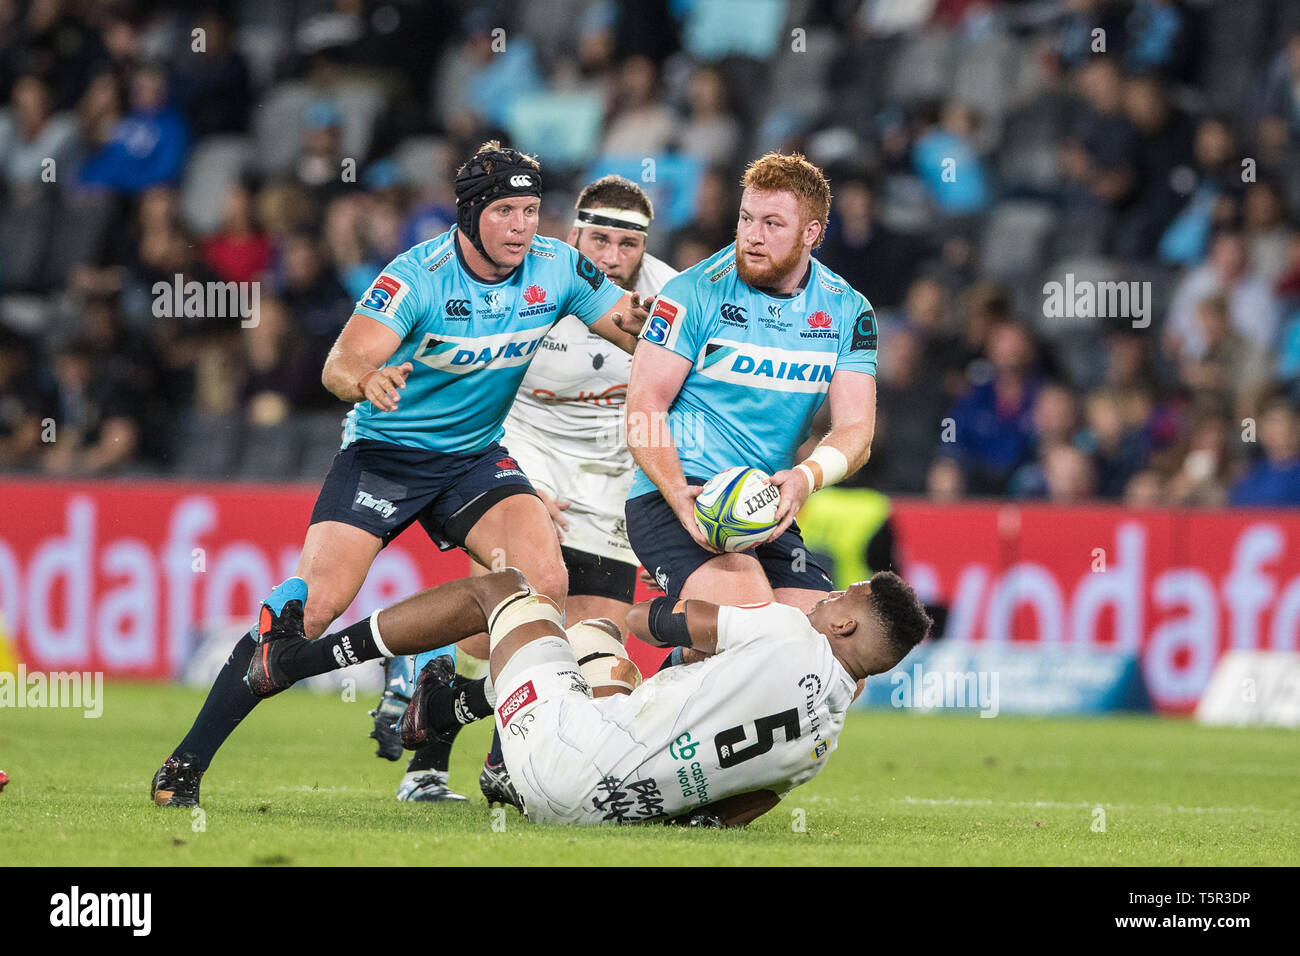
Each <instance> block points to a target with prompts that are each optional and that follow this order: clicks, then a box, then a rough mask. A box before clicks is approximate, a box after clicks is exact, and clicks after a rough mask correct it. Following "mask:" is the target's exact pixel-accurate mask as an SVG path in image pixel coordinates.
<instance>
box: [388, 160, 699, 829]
mask: <svg viewBox="0 0 1300 956" xmlns="http://www.w3.org/2000/svg"><path fill="white" fill-rule="evenodd" d="M653 219H654V207H653V205H652V204H651V202H650V199H649V197H648V196H646V194H645V192H644V191H643V190H642V189H641V188H640V187H639V186H637V185H636V183H634V182H632V181H631V180H629V179H625V178H624V177H622V176H604V177H601V178H600V179H597V180H595V181H594V182H592V183H590V184H588V185H587V186H586V187H585V188H584V189H583V190H582V192H581V193H579V195H578V199H577V202H576V204H575V208H574V220H573V226H572V228H571V229H570V231H569V235H568V242H569V245H571V246H573V247H574V248H576V249H577V250H578V251H579V252H580V253H582V254H583V255H585V256H586V257H587V258H588V259H590V260H591V261H592V262H594V263H595V264H596V267H597V268H598V269H600V271H601V272H603V273H604V274H605V276H606V278H607V279H609V280H610V281H611V282H612V283H614V284H615V285H617V286H618V287H620V288H622V289H623V290H625V291H627V292H636V293H638V294H639V295H640V296H641V298H642V299H643V300H645V301H647V302H648V301H649V300H650V299H652V298H653V297H654V296H655V295H656V294H657V293H658V292H659V290H660V289H662V288H663V285H664V283H665V282H667V281H668V280H669V279H671V278H672V277H673V276H675V275H677V271H676V270H675V269H673V268H671V267H670V266H668V265H667V264H665V263H664V262H661V261H660V260H659V259H656V258H655V257H654V256H652V255H650V254H648V253H647V252H646V251H645V249H646V239H647V236H648V233H649V229H650V224H651V222H652V221H653ZM631 367H632V357H631V356H630V355H629V354H628V353H627V352H625V351H623V350H622V349H619V348H616V347H614V346H612V345H611V344H610V343H608V342H606V341H605V340H604V339H602V338H601V337H600V336H598V335H593V334H592V333H591V332H590V331H589V330H588V328H587V326H586V325H584V324H583V323H582V321H581V320H579V319H578V318H577V317H576V316H566V317H564V318H562V319H561V320H560V321H559V322H557V323H556V324H555V326H554V327H553V328H552V329H551V331H550V332H549V333H547V336H546V338H545V339H544V340H543V341H542V343H541V347H540V348H539V349H538V351H537V354H536V356H535V357H534V359H533V361H532V364H531V365H529V367H528V372H527V374H526V375H525V376H524V380H523V382H522V383H521V384H520V387H519V391H518V393H517V395H516V396H515V403H514V405H513V406H512V407H511V409H510V412H509V414H508V415H507V416H506V421H505V437H504V438H503V439H502V443H503V444H504V445H505V446H506V447H507V448H509V449H510V454H511V455H512V456H513V457H514V459H515V460H516V461H517V462H518V463H519V467H520V468H521V469H522V470H523V472H524V474H526V475H527V476H528V479H529V481H530V482H532V485H533V487H534V489H535V490H536V491H537V495H538V497H540V498H541V499H542V501H543V502H544V503H545V504H546V506H547V508H548V509H549V511H550V513H551V516H552V518H553V519H554V521H555V524H556V527H557V533H558V535H559V538H560V552H561V554H562V555H563V558H564V565H565V568H566V570H567V571H568V573H569V596H568V599H567V601H566V602H565V615H566V619H567V620H571V621H574V620H576V621H580V620H585V619H588V618H608V619H609V620H611V621H613V622H614V623H615V624H616V625H617V626H618V627H619V629H620V630H622V631H624V633H625V625H624V621H625V619H626V617H627V612H628V610H629V609H630V608H631V607H632V601H633V595H634V592H635V590H636V575H637V565H638V562H637V559H636V555H635V554H633V552H632V547H631V545H629V544H628V540H627V527H626V521H625V519H624V516H623V502H624V500H625V499H626V498H627V491H628V486H629V485H630V483H631V481H632V470H633V468H634V463H633V461H632V456H631V454H630V453H629V452H628V450H627V442H626V438H625V435H624V428H623V403H624V399H625V397H626V394H627V382H628V375H629V373H630V371H631ZM488 571H489V568H487V567H485V566H484V565H481V564H479V563H477V562H475V563H474V564H473V566H472V572H473V573H475V574H486V573H488ZM432 656H433V652H431V653H430V654H429V655H421V656H420V657H419V658H418V659H417V660H416V662H415V664H414V666H413V667H412V668H411V673H412V674H418V673H420V671H421V670H422V669H423V668H424V666H426V664H428V662H429V658H430V657H432ZM487 656H488V641H487V635H486V634H483V635H480V636H478V637H477V638H471V639H470V640H468V641H462V642H461V644H460V646H459V647H458V649H457V661H456V670H457V671H459V672H460V674H461V675H462V676H459V677H457V678H455V679H454V680H449V684H450V686H452V687H454V689H455V694H454V696H452V695H447V696H445V697H443V698H440V699H439V700H438V701H435V702H431V703H430V706H429V712H428V713H427V714H426V721H427V724H428V729H425V728H424V727H420V728H418V729H417V730H416V731H415V732H414V733H410V734H408V735H407V736H406V737H405V738H404V739H403V741H402V742H403V743H404V744H405V745H406V746H407V747H409V748H411V749H415V750H416V751H417V753H418V752H419V751H420V748H424V747H427V746H428V745H429V740H430V739H431V738H432V739H434V740H437V741H440V742H442V743H443V744H444V745H449V744H450V743H451V741H452V740H454V738H455V735H456V733H457V731H458V730H459V728H460V727H461V726H463V725H464V724H467V723H470V722H472V721H475V720H480V719H482V718H485V717H490V716H491V715H492V708H491V706H490V705H489V704H488V702H487V698H486V696H485V694H484V691H483V684H482V679H481V678H479V679H475V677H476V675H477V673H479V672H481V670H482V669H483V668H482V666H480V667H478V668H476V667H474V665H473V662H474V660H475V659H478V660H479V662H480V664H481V665H485V664H486V658H487ZM436 666H439V667H441V668H442V670H443V676H444V677H447V675H449V674H450V672H451V670H452V665H451V663H450V662H449V661H442V662H440V663H439V664H438V665H436ZM381 710H385V708H382V707H381ZM386 712H387V714H388V715H389V716H388V719H389V720H396V721H400V718H401V709H400V708H397V707H391V706H390V707H388V708H386ZM479 785H480V788H481V789H482V791H483V794H484V796H485V797H487V799H488V801H489V802H508V803H515V804H517V802H518V800H517V796H516V795H515V794H514V793H513V792H512V791H511V790H510V784H509V775H508V774H507V772H506V770H505V767H504V766H503V762H502V759H501V753H500V750H499V747H498V746H497V742H496V741H495V740H494V743H493V750H492V753H490V754H489V755H488V759H487V761H486V762H485V764H484V769H483V772H482V774H481V775H480V778H479Z"/></svg>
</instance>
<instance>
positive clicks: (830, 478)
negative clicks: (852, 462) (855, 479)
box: [798, 445, 849, 491]
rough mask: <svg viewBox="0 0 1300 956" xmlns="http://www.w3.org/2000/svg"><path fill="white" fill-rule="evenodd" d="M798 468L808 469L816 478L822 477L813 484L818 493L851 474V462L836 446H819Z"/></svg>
mask: <svg viewBox="0 0 1300 956" xmlns="http://www.w3.org/2000/svg"><path fill="white" fill-rule="evenodd" d="M814 466H815V467H814ZM798 467H800V468H807V469H808V470H809V471H810V472H811V473H812V475H813V477H814V478H817V477H818V476H819V475H820V481H814V482H813V483H812V489H813V491H816V490H817V489H818V488H829V487H830V486H831V485H833V484H836V483H838V482H841V481H843V480H844V478H845V477H846V476H847V475H848V473H849V460H848V459H847V458H845V457H844V452H842V451H840V450H839V449H838V448H836V447H835V446H834V445H818V446H817V447H816V448H814V449H813V453H812V454H811V455H809V456H808V457H807V458H805V459H804V460H803V461H802V462H800V463H799V466H798Z"/></svg>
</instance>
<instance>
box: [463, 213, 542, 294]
mask: <svg viewBox="0 0 1300 956" xmlns="http://www.w3.org/2000/svg"><path fill="white" fill-rule="evenodd" d="M451 231H452V233H454V235H453V236H452V239H451V244H452V246H454V247H455V249H456V259H457V260H458V261H459V262H460V267H461V268H462V269H464V270H465V274H466V275H468V276H469V277H470V278H471V279H473V280H474V281H475V282H477V283H479V284H480V285H501V284H502V283H503V282H509V281H510V280H511V279H513V278H514V277H515V273H516V272H518V271H519V270H520V269H522V268H523V267H524V262H527V261H528V253H527V252H525V253H524V262H521V263H519V265H517V266H515V267H514V268H513V269H511V270H510V272H509V274H508V275H505V276H502V277H501V278H500V279H485V278H483V277H482V276H481V275H479V274H478V273H477V272H475V271H474V270H473V269H471V268H470V266H469V263H468V262H466V261H465V253H464V252H463V251H462V250H461V248H460V239H459V230H457V229H456V227H455V226H452V227H451ZM530 250H531V246H530Z"/></svg>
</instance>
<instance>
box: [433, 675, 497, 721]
mask: <svg viewBox="0 0 1300 956" xmlns="http://www.w3.org/2000/svg"><path fill="white" fill-rule="evenodd" d="M486 683H487V679H486V678H484V677H480V678H479V679H478V680H461V679H459V678H458V679H457V680H456V683H455V684H453V685H452V686H451V688H449V689H448V690H447V691H446V692H440V693H438V694H437V695H436V696H435V697H433V698H432V699H430V700H429V702H428V707H427V710H426V713H427V714H428V722H429V726H430V727H433V728H434V729H435V730H437V731H438V732H439V733H443V734H450V733H456V732H457V731H459V730H460V728H461V727H463V726H465V725H466V724H472V723H474V721H476V720H482V719H483V718H484V717H491V716H492V705H491V704H489V703H488V700H487V694H486V693H484V691H483V685H484V684H486ZM440 691H441V689H440Z"/></svg>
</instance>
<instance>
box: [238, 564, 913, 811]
mask: <svg viewBox="0 0 1300 956" xmlns="http://www.w3.org/2000/svg"><path fill="white" fill-rule="evenodd" d="M305 597H306V588H305V585H304V584H303V582H302V581H301V580H300V579H297V578H293V579H290V580H289V581H286V582H285V583H284V584H283V585H281V586H280V587H278V588H277V589H276V590H275V592H273V593H272V595H271V596H270V597H269V598H268V599H267V602H266V604H264V605H263V614H262V619H261V620H262V623H261V625H260V627H259V641H260V645H259V649H258V653H257V654H255V655H254V657H253V660H252V662H251V663H250V665H249V668H248V673H247V675H246V681H247V684H248V687H249V688H250V690H251V691H252V693H253V694H255V695H256V696H258V697H269V696H271V695H273V694H277V693H279V692H280V691H282V690H284V689H285V688H287V687H289V686H290V685H292V684H293V683H294V682H295V681H298V680H302V679H304V678H306V677H310V676H313V675H315V674H320V673H325V672H326V671H330V670H334V669H337V668H338V667H339V663H338V656H339V654H341V653H342V649H343V648H346V649H347V652H348V653H349V654H352V655H354V656H357V657H360V658H362V659H363V660H368V659H372V658H376V657H380V656H391V655H394V654H411V653H414V652H416V651H419V650H424V649H427V648H429V647H431V646H433V645H434V644H436V643H438V642H440V641H442V640H444V639H446V637H447V636H448V635H453V636H454V635H461V636H465V635H468V634H471V633H473V632H476V631H481V630H486V631H487V632H488V634H489V639H490V653H491V659H490V673H489V680H490V696H491V697H492V700H493V705H494V708H495V714H496V726H497V731H498V732H499V733H500V735H501V738H502V748H503V750H504V752H505V759H506V763H507V765H508V766H509V767H510V771H511V776H512V778H513V780H514V783H515V787H516V788H517V790H518V792H519V794H520V797H521V809H522V810H523V811H524V813H525V814H526V815H527V817H528V819H529V820H531V821H533V822H535V823H543V822H545V823H579V824H594V823H635V822H646V821H655V820H661V821H662V820H673V819H691V820H692V822H710V823H713V824H717V825H743V824H745V823H748V822H749V821H750V820H752V819H753V818H754V817H756V816H758V815H759V814H761V813H764V812H765V811H767V810H770V809H771V808H772V807H774V806H775V805H776V804H777V802H778V801H779V800H780V799H781V798H782V797H783V796H785V795H786V794H787V793H788V792H789V791H790V790H792V789H793V788H794V787H797V786H799V785H800V784H803V783H807V782H808V781H809V780H811V779H812V778H813V777H815V776H816V775H817V774H818V773H819V772H820V771H821V769H822V767H824V766H825V765H826V761H827V759H828V758H829V756H830V754H831V752H832V751H834V750H835V748H836V745H837V740H838V737H839V734H840V731H841V730H842V729H843V727H844V716H845V713H846V712H847V710H848V707H849V704H850V703H851V702H852V701H853V698H854V696H855V695H856V685H857V683H858V682H859V681H861V680H864V679H865V678H866V677H868V676H869V675H871V674H879V673H883V672H884V671H887V670H889V669H890V668H892V667H894V666H895V665H896V664H898V662H899V661H901V660H902V659H903V658H904V657H905V656H906V655H907V654H908V652H909V651H910V650H911V649H912V648H913V647H914V646H916V644H917V643H918V642H919V641H920V640H921V639H923V638H924V637H925V635H926V633H927V632H928V630H929V627H930V619H929V618H928V617H927V616H926V613H925V610H924V608H922V607H921V606H920V604H919V603H918V602H917V599H916V595H915V594H914V593H913V591H912V589H911V588H910V587H908V585H907V584H906V583H905V582H904V581H903V580H902V579H901V578H899V577H898V576H897V575H895V574H893V573H891V572H888V571H884V572H879V573H877V574H876V575H875V576H873V577H872V578H871V580H870V581H861V582H858V583H857V584H854V585H852V586H851V587H850V588H848V589H847V590H844V591H836V592H834V593H832V594H829V595H827V596H826V597H824V598H823V599H822V600H821V601H819V602H817V603H816V604H815V605H814V606H813V607H811V608H810V609H809V610H808V611H807V612H806V613H805V612H803V611H800V610H799V609H797V608H793V607H788V606H785V605H780V604H770V603H766V604H760V605H751V606H747V607H728V606H719V605H717V604H712V603H710V602H708V601H695V600H691V601H677V600H675V599H673V598H670V597H667V596H665V597H660V598H656V599H655V600H654V601H649V602H646V603H643V604H638V605H636V606H635V607H634V608H633V609H632V611H631V612H630V613H629V615H628V626H629V627H630V628H632V630H633V631H635V632H636V633H637V634H638V635H646V637H647V638H648V639H649V640H651V641H653V642H655V643H657V644H659V645H661V646H664V647H668V646H677V647H691V648H693V649H695V650H696V651H697V652H699V653H701V654H703V655H709V656H708V658H707V659H706V660H702V661H700V662H698V663H695V664H690V665H686V666H682V667H674V668H670V669H668V670H665V671H662V672H661V673H659V674H656V675H655V676H654V677H652V678H650V679H649V680H646V681H645V682H644V683H642V682H641V681H640V678H639V674H638V673H637V671H636V667H635V665H634V664H632V662H631V661H630V660H628V659H627V657H626V654H625V653H624V651H623V646H622V643H621V641H620V640H618V638H617V637H616V634H617V633H618V631H617V628H616V627H614V625H613V623H612V622H610V621H584V622H581V623H579V624H577V625H574V626H573V627H570V628H569V629H568V630H567V631H566V630H565V629H564V628H563V626H562V624H561V613H560V609H559V607H558V606H557V605H556V604H555V602H554V601H552V600H550V599H549V598H547V597H546V596H545V595H541V594H537V593H535V592H534V591H533V589H532V587H531V586H530V585H529V583H528V580H527V579H526V578H525V577H524V576H523V575H522V574H521V573H519V571H518V570H516V569H514V568H508V569H506V570H504V571H498V572H494V573H492V574H488V575H483V576H480V577H477V578H469V579H465V580H461V581H452V582H450V583H448V584H443V585H439V586H438V587H435V588H431V589H429V590H427V591H423V592H421V593H419V594H417V595H415V596H413V597H410V598H407V599H406V600H405V601H402V602H400V603H398V604H395V605H394V606H392V607H391V608H387V609H385V610H382V611H376V612H375V613H374V615H372V616H371V618H370V619H369V620H368V621H360V622H358V623H356V624H353V625H352V626H351V627H348V628H344V629H343V630H342V631H339V632H337V633H335V634H330V635H328V636H326V637H324V638H321V639H320V640H317V641H308V640H306V639H305V638H304V637H303V635H302V628H301V615H300V613H298V611H297V607H298V606H299V605H298V602H301V601H302V600H304V599H305ZM427 683H428V678H427V672H426V675H422V677H421V687H420V688H419V689H417V692H416V701H415V702H413V703H412V706H411V708H410V709H408V712H407V713H408V718H407V719H408V720H414V719H416V718H417V717H418V716H419V714H420V712H421V710H422V706H423V700H424V691H425V686H424V685H426V684H427Z"/></svg>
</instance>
